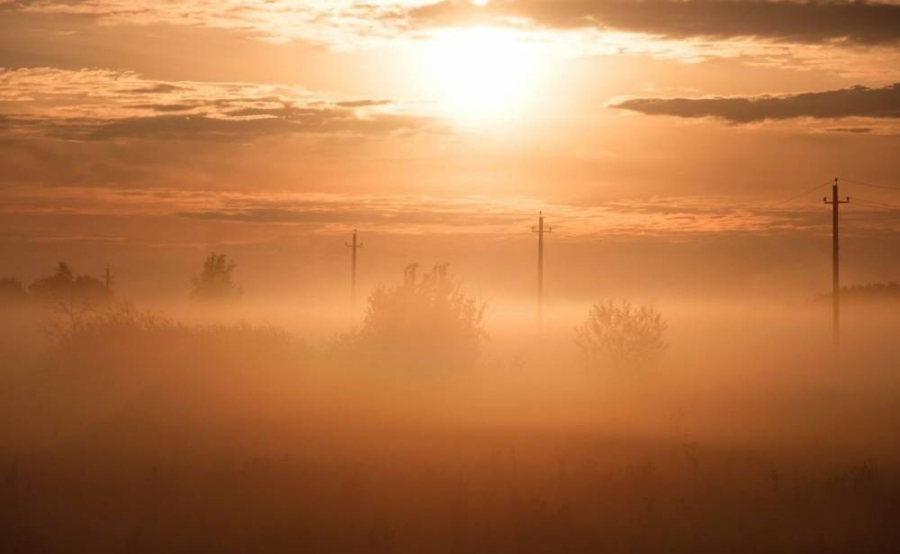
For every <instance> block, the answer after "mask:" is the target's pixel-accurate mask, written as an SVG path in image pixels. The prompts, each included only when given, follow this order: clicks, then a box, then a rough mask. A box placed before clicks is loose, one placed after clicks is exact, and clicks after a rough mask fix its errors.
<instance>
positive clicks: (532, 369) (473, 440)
mask: <svg viewBox="0 0 900 554" xmlns="http://www.w3.org/2000/svg"><path fill="white" fill-rule="evenodd" d="M660 308H661V309H662V311H663V312H664V313H666V314H667V316H668V321H669V325H670V328H669V335H668V349H667V351H666V353H665V355H664V357H663V358H662V359H661V360H660V362H659V363H658V364H657V365H656V366H654V367H653V368H652V369H645V370H641V371H637V370H635V371H632V372H613V371H604V370H596V369H594V368H589V367H585V366H584V365H583V364H581V363H580V362H579V359H578V357H577V351H576V350H575V348H574V345H573V342H572V338H573V333H572V328H573V327H574V324H573V325H569V326H566V325H564V323H563V320H564V319H565V317H564V316H563V315H560V316H558V317H556V318H551V321H552V323H553V325H552V326H551V327H550V328H549V329H548V332H547V336H546V337H545V339H544V340H543V341H537V340H534V339H533V337H529V336H519V337H518V338H516V334H515V333H511V332H508V333H506V334H505V335H504V333H503V329H492V328H491V326H490V325H488V331H489V332H492V331H493V333H492V334H495V335H497V337H496V338H495V339H489V340H488V341H487V342H486V344H485V346H484V348H483V349H482V352H481V355H480V356H479V358H478V359H477V361H475V362H474V363H472V364H471V365H469V366H465V367H448V366H447V365H445V364H441V363H440V362H441V360H440V358H439V357H440V356H442V355H443V354H442V353H441V351H440V349H439V348H437V347H436V346H435V348H436V352H437V353H436V354H435V355H436V356H438V358H432V363H431V365H428V364H424V363H423V365H416V366H412V365H410V364H409V363H407V362H408V360H404V361H403V363H401V362H400V358H393V357H392V356H391V353H390V352H387V351H385V352H384V353H383V354H384V356H385V357H386V359H382V360H378V361H377V362H375V361H373V360H372V359H370V357H367V356H364V355H363V354H361V353H359V352H356V351H348V350H347V349H345V348H341V340H340V339H339V338H337V336H335V338H334V339H333V340H331V341H324V342H323V341H306V340H303V337H302V336H298V333H295V332H291V331H290V330H283V329H281V328H278V327H273V326H267V325H264V324H251V323H235V321H239V319H235V318H239V317H240V313H239V311H238V312H235V313H229V314H217V315H215V316H214V320H216V319H221V322H218V323H216V322H210V319H209V318H207V320H206V321H205V322H198V321H190V322H188V321H182V322H179V321H175V320H172V319H168V318H166V317H163V316H154V315H149V314H148V313H146V312H142V311H139V310H135V309H133V308H130V309H129V308H112V309H110V310H109V311H107V312H104V313H103V314H101V315H96V316H93V319H92V323H91V324H89V325H86V326H84V327H83V328H81V329H77V330H73V329H66V328H65V327H63V328H61V330H60V328H57V331H56V332H53V333H46V332H44V331H42V329H46V328H47V326H46V324H47V321H48V320H49V319H50V318H51V316H50V315H49V314H48V313H47V312H44V311H40V310H35V309H31V308H23V309H21V310H10V311H7V312H6V313H5V314H4V315H3V318H4V321H3V329H2V330H3V337H2V343H0V344H2V355H3V358H4V359H5V360H8V361H10V362H11V363H4V369H3V375H2V388H0V395H2V397H0V406H2V414H0V416H2V417H0V422H2V427H0V550H2V551H3V552H23V553H24V552H95V553H99V552H200V551H207V552H248V551H262V552H313V551H315V552H848V551H855V552H892V551H895V548H896V544H898V543H900V530H898V528H897V526H896V522H897V521H898V518H900V434H898V431H897V429H900V427H898V423H900V421H898V419H900V412H898V411H897V409H896V401H897V398H898V393H900V375H898V374H897V373H896V371H895V368H896V367H897V362H898V361H900V360H898V355H900V354H898V351H897V349H896V342H895V341H896V328H897V327H896V324H897V317H896V308H895V307H892V306H890V305H888V306H883V307H878V306H871V305H865V306H858V307H855V308H853V307H851V309H849V310H848V313H847V322H846V328H847V332H846V336H845V348H844V350H843V352H842V359H841V361H840V362H839V363H835V362H834V359H833V356H832V351H831V348H830V343H829V342H828V340H827V338H828V328H827V325H823V324H822V323H827V322H828V318H827V310H823V309H821V308H820V307H818V306H815V305H802V306H800V307H796V306H793V307H785V306H773V307H770V308H768V309H762V310H761V309H759V307H758V306H757V307H755V309H754V310H752V311H751V310H749V309H748V308H746V307H741V306H732V307H725V306H714V307H709V306H698V305H694V306H693V307H691V306H687V305H684V304H682V305H674V304H673V305H672V306H671V307H669V309H668V310H666V305H662V306H661V307H660ZM750 314H753V315H750ZM823 339H824V340H823Z"/></svg>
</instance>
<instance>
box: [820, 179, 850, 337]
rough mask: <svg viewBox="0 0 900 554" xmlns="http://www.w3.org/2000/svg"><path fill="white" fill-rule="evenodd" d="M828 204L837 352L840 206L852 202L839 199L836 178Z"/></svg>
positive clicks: (838, 334)
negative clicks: (829, 207)
mask: <svg viewBox="0 0 900 554" xmlns="http://www.w3.org/2000/svg"><path fill="white" fill-rule="evenodd" d="M823 201H824V202H825V203H826V204H831V207H832V211H831V327H832V335H833V336H832V340H833V342H834V349H835V351H837V350H838V348H839V347H840V344H841V258H840V255H841V253H840V233H839V231H838V229H839V228H838V225H839V219H840V205H841V204H847V203H849V202H850V197H849V196H848V197H847V198H845V199H844V200H841V199H839V198H838V179H837V177H835V178H834V184H833V185H832V186H831V200H828V197H825V198H823Z"/></svg>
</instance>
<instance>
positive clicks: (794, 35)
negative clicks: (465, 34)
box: [409, 0, 900, 44]
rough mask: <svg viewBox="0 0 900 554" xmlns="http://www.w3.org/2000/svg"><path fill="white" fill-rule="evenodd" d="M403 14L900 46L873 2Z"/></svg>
mask: <svg viewBox="0 0 900 554" xmlns="http://www.w3.org/2000/svg"><path fill="white" fill-rule="evenodd" d="M409 15H410V18H411V19H412V20H414V21H418V22H420V23H421V24H428V25H441V24H471V23H487V22H498V21H506V22H507V23H509V22H514V21H520V20H522V19H525V20H527V21H529V22H531V23H534V24H536V25H539V26H545V27H552V28H558V29H572V28H597V29H601V30H618V31H628V32H636V33H642V34H649V35H656V36H661V37H665V38H676V39H682V38H689V37H704V38H736V37H756V38H763V39H771V40H775V41H784V42H796V43H819V42H823V41H832V40H844V41H848V42H852V43H859V44H886V43H887V44H897V43H898V42H900V5H898V4H893V3H885V2H872V1H843V0H812V1H804V2H800V1H793V0H787V1H768V0H643V1H639V0H553V1H547V0H518V1H515V2H513V1H509V0H495V1H493V2H490V3H489V4H487V5H486V6H482V7H480V6H477V5H474V4H472V3H471V2H466V1H458V0H444V1H441V2H437V3H434V4H430V5H427V6H423V7H418V8H413V9H411V10H410V12H409Z"/></svg>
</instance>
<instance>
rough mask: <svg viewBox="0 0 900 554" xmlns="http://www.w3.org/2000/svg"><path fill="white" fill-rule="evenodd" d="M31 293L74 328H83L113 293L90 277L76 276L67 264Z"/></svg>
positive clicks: (31, 287) (34, 285)
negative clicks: (92, 313) (87, 318)
mask: <svg viewBox="0 0 900 554" xmlns="http://www.w3.org/2000/svg"><path fill="white" fill-rule="evenodd" d="M28 290H29V292H30V293H31V294H32V295H33V296H34V297H35V298H37V299H38V300H40V301H42V302H44V303H45V304H46V305H48V306H49V307H51V308H52V309H53V310H54V311H55V312H57V313H58V314H60V315H61V316H64V317H65V319H66V320H68V323H69V324H70V326H71V327H72V329H77V328H78V327H80V326H81V325H82V324H83V322H84V320H85V318H86V317H87V315H88V314H90V313H91V312H93V311H95V310H96V309H97V308H98V307H100V306H101V305H102V304H104V303H106V302H107V301H108V300H109V298H110V294H109V291H108V290H107V289H106V286H105V285H104V284H103V283H102V282H101V281H100V280H99V279H97V278H95V277H91V276H89V275H75V273H74V272H73V271H72V270H71V268H69V265H68V264H66V263H65V262H59V264H58V265H57V267H56V271H55V272H54V273H53V274H51V275H48V276H47V277H42V278H40V279H37V280H35V281H34V282H33V283H31V285H29V287H28Z"/></svg>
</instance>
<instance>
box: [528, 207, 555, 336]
mask: <svg viewBox="0 0 900 554" xmlns="http://www.w3.org/2000/svg"><path fill="white" fill-rule="evenodd" d="M531 232H532V233H537V234H538V280H537V313H538V332H539V333H541V334H543V332H544V233H552V232H553V227H545V226H544V212H540V213H539V214H538V225H537V227H532V228H531Z"/></svg>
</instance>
